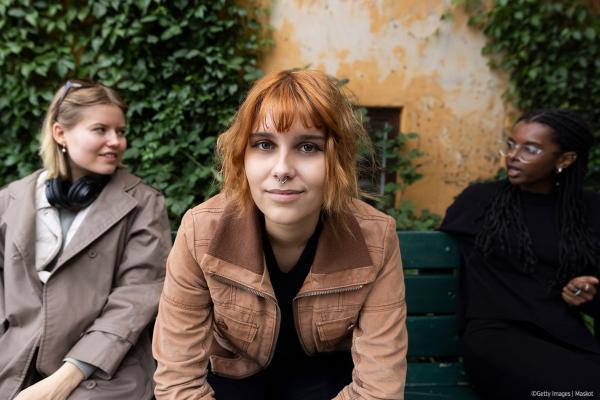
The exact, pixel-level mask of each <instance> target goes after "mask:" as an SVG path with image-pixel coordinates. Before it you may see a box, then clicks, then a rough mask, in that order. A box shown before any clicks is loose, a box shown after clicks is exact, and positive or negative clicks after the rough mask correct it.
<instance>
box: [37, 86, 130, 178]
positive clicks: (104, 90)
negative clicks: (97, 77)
mask: <svg viewBox="0 0 600 400" xmlns="http://www.w3.org/2000/svg"><path fill="white" fill-rule="evenodd" d="M101 104H106V105H114V106H117V107H119V108H120V109H121V111H123V114H125V113H126V112H127V106H126V105H125V103H124V102H123V100H121V97H120V96H119V95H118V93H117V92H116V91H114V90H113V89H111V88H108V87H106V86H104V85H102V84H99V83H96V82H92V81H85V80H70V81H67V82H66V83H65V84H64V85H63V86H62V87H61V88H60V89H58V90H57V91H56V93H54V96H53V97H52V101H51V102H50V106H48V109H47V110H46V115H45V116H44V122H43V123H42V130H41V138H40V149H39V154H40V157H41V158H42V162H43V164H44V168H45V169H46V170H47V171H48V179H53V178H57V177H60V178H63V179H68V178H69V177H70V172H69V165H68V163H67V160H66V156H65V154H64V153H63V152H62V151H61V149H60V146H59V144H58V143H57V142H56V141H55V140H54V137H53V136H52V125H54V123H55V122H58V123H59V124H60V126H61V127H62V128H63V129H72V128H73V127H74V126H75V125H77V124H78V123H79V122H80V121H81V118H82V112H83V110H84V109H85V108H86V107H91V106H96V105H101Z"/></svg>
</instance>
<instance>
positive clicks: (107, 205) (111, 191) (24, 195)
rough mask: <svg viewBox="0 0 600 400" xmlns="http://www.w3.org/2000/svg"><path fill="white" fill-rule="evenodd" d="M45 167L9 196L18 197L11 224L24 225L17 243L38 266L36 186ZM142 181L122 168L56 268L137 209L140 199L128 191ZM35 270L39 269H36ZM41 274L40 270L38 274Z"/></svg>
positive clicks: (13, 187)
mask: <svg viewBox="0 0 600 400" xmlns="http://www.w3.org/2000/svg"><path fill="white" fill-rule="evenodd" d="M41 173H42V170H39V171H37V172H35V173H33V174H32V175H29V176H27V177H25V178H24V179H21V180H19V181H16V182H14V183H12V184H10V185H9V186H8V190H9V196H10V197H11V198H13V199H14V201H12V202H11V205H10V206H9V208H8V209H7V211H6V213H5V219H6V220H7V223H8V224H12V225H13V226H20V227H21V229H18V230H17V232H16V233H15V239H14V240H15V246H16V248H17V250H18V251H19V253H21V255H22V257H23V259H24V261H25V262H26V265H31V266H32V271H34V270H35V267H33V266H34V265H35V253H34V252H35V249H34V248H35V246H33V245H32V243H34V242H35V235H36V229H35V216H36V204H35V190H36V181H37V179H38V177H39V175H40V174H41ZM139 182H140V179H139V178H138V177H136V176H134V175H131V174H129V173H127V172H126V171H124V170H121V169H118V170H117V171H116V172H115V173H114V174H113V176H112V178H111V179H110V181H109V182H108V183H107V184H106V187H105V188H104V190H102V193H101V194H100V196H98V198H97V199H96V201H94V203H93V204H92V206H91V209H90V211H89V213H88V215H87V216H86V219H85V221H84V222H83V223H82V225H81V226H80V228H79V229H78V231H77V235H75V237H74V238H73V239H72V240H71V241H70V242H69V244H68V245H67V247H65V249H64V250H63V252H62V254H61V255H60V257H59V259H58V260H57V263H56V266H55V271H56V270H57V269H58V268H60V267H61V266H62V265H63V264H64V263H66V262H67V261H69V260H70V259H71V258H72V257H73V256H75V255H76V254H77V253H79V252H80V251H81V250H83V249H84V248H85V247H87V246H88V245H90V244H91V243H92V242H93V241H94V240H96V239H97V238H98V237H100V236H101V235H102V234H104V233H105V232H106V231H107V230H108V229H110V228H111V227H112V226H113V225H115V224H116V223H117V222H118V221H119V220H120V219H121V218H123V217H124V216H125V215H127V214H128V213H129V212H130V211H131V210H133V209H134V208H135V207H136V205H137V201H136V200H135V199H134V198H133V197H132V196H131V195H129V194H128V193H127V191H128V190H129V189H131V188H132V187H134V186H135V185H137V184H138V183H139ZM34 272H35V271H34ZM36 275H37V274H36Z"/></svg>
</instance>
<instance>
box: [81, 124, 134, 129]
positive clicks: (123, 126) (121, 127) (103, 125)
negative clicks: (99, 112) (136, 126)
mask: <svg viewBox="0 0 600 400" xmlns="http://www.w3.org/2000/svg"><path fill="white" fill-rule="evenodd" d="M94 126H102V127H106V126H108V124H105V123H103V122H94V123H91V124H89V125H88V128H92V127H94ZM126 128H127V126H126V125H121V126H117V129H126Z"/></svg>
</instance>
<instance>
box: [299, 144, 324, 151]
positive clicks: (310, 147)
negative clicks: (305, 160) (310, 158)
mask: <svg viewBox="0 0 600 400" xmlns="http://www.w3.org/2000/svg"><path fill="white" fill-rule="evenodd" d="M298 150H300V151H301V152H303V153H314V152H316V151H320V150H321V149H320V148H319V146H317V145H316V144H314V143H302V144H301V145H300V146H298Z"/></svg>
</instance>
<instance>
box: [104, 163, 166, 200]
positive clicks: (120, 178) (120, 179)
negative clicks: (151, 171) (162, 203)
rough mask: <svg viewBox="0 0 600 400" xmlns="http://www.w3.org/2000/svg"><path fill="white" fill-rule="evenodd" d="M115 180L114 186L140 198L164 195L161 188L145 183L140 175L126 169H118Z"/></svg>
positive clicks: (161, 196)
mask: <svg viewBox="0 0 600 400" xmlns="http://www.w3.org/2000/svg"><path fill="white" fill-rule="evenodd" d="M113 180H114V185H112V186H114V187H116V188H119V189H121V190H123V191H124V192H126V193H128V194H129V195H131V196H133V197H134V198H136V199H138V200H141V199H148V198H151V197H160V198H163V197H164V196H163V194H162V192H161V191H160V190H158V189H156V188H155V187H153V186H151V185H149V184H147V183H145V182H144V181H142V179H141V178H140V177H139V176H136V175H134V174H132V173H131V172H128V171H126V170H124V169H119V170H117V171H116V172H115V175H114V177H113Z"/></svg>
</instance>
